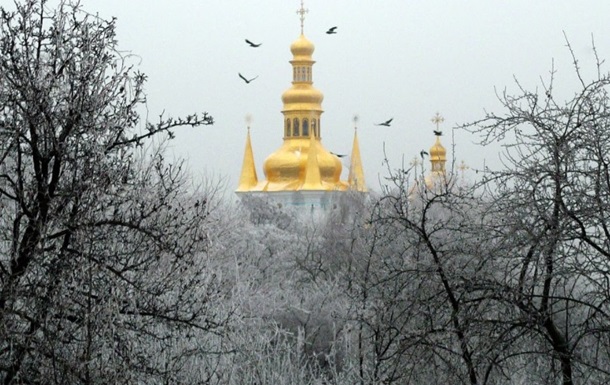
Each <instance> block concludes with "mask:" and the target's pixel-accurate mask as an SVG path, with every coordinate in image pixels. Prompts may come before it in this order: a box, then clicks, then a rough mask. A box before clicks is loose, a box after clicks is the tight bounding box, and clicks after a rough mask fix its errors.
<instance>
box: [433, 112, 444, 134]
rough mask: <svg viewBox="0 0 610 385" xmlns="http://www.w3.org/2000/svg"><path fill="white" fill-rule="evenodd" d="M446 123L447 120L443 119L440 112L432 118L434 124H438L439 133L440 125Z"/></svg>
mask: <svg viewBox="0 0 610 385" xmlns="http://www.w3.org/2000/svg"><path fill="white" fill-rule="evenodd" d="M444 121H445V118H443V117H442V116H441V115H440V114H439V113H438V112H437V113H436V115H434V117H433V118H432V123H434V124H436V130H437V131H439V129H438V125H439V124H441V123H443V122H444Z"/></svg>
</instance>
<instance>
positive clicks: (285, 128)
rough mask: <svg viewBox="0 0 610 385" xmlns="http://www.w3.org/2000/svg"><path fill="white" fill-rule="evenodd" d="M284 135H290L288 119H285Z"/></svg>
mask: <svg viewBox="0 0 610 385" xmlns="http://www.w3.org/2000/svg"><path fill="white" fill-rule="evenodd" d="M284 130H285V133H284V135H285V136H286V137H289V136H290V119H286V127H284Z"/></svg>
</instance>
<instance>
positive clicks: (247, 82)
mask: <svg viewBox="0 0 610 385" xmlns="http://www.w3.org/2000/svg"><path fill="white" fill-rule="evenodd" d="M238 75H239V77H240V78H242V79H243V81H245V82H246V84H250V82H251V81H253V80H254V79H256V78H257V77H258V76H255V77H253V78H252V79H246V78H245V77H244V75H242V74H240V73H238Z"/></svg>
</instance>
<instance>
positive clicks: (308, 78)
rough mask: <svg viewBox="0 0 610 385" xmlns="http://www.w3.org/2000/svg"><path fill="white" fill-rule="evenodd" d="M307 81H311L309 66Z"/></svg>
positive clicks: (309, 68) (308, 68)
mask: <svg viewBox="0 0 610 385" xmlns="http://www.w3.org/2000/svg"><path fill="white" fill-rule="evenodd" d="M307 81H308V82H310V81H311V67H307Z"/></svg>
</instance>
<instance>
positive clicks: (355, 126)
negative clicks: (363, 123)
mask: <svg viewBox="0 0 610 385" xmlns="http://www.w3.org/2000/svg"><path fill="white" fill-rule="evenodd" d="M358 119H359V118H358V115H354V130H357V129H358Z"/></svg>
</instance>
